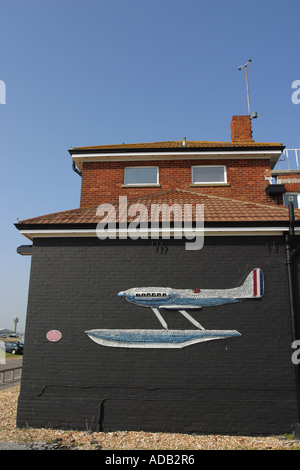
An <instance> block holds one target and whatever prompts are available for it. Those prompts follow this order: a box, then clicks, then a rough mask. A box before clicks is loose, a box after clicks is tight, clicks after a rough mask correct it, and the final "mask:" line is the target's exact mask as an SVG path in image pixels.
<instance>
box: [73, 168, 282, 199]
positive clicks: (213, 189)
mask: <svg viewBox="0 0 300 470" xmlns="http://www.w3.org/2000/svg"><path fill="white" fill-rule="evenodd" d="M149 164H150V165H153V166H158V167H159V183H160V186H161V187H154V188H147V187H141V188H137V187H135V188H122V185H123V183H124V167H126V166H127V167H128V166H149ZM192 165H226V168H227V183H228V185H227V186H220V185H218V186H198V187H197V186H192V187H191V186H190V185H191V166H192ZM270 175H271V170H270V162H269V160H268V159H266V160H250V159H249V160H201V161H199V160H189V161H186V160H173V161H171V160H170V161H160V162H158V161H152V162H110V163H108V162H103V163H102V162H94V163H86V162H85V163H84V164H83V170H82V186H81V204H80V205H81V207H92V206H98V205H99V204H102V203H104V202H113V201H117V200H118V198H119V196H127V197H128V199H131V198H134V197H137V196H142V195H143V196H144V195H149V194H156V193H159V192H161V191H166V190H169V189H175V188H177V189H185V190H187V191H195V192H199V193H204V194H212V195H215V196H222V197H228V198H232V199H240V200H245V201H252V202H258V203H264V204H266V203H267V204H274V200H273V199H272V198H270V197H269V196H267V195H266V193H265V188H266V187H267V186H268V184H269V183H268V181H267V180H266V179H265V177H266V176H267V177H269V176H270Z"/></svg>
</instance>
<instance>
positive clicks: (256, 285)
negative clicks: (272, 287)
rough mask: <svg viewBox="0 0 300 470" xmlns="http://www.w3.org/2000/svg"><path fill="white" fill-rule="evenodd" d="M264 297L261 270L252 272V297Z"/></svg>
mask: <svg viewBox="0 0 300 470" xmlns="http://www.w3.org/2000/svg"><path fill="white" fill-rule="evenodd" d="M263 295H264V276H263V272H262V270H261V269H259V268H257V269H254V271H253V296H254V297H262V296H263Z"/></svg>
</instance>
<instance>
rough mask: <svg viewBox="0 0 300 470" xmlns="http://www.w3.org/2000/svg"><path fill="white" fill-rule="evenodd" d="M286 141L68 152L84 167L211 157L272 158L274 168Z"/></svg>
mask: <svg viewBox="0 0 300 470" xmlns="http://www.w3.org/2000/svg"><path fill="white" fill-rule="evenodd" d="M284 148H285V147H284V146H283V145H274V146H270V145H269V146H263V144H262V145H261V146H256V147H249V146H238V147H236V146H232V147H212V148H211V147H207V148H205V147H201V148H193V149H192V150H191V149H190V148H189V149H180V150H179V149H174V150H172V149H170V148H167V149H149V150H146V151H145V150H141V149H138V150H130V151H128V150H124V151H123V150H120V149H118V150H105V151H99V150H97V149H93V150H88V151H87V150H84V149H83V150H81V149H80V150H76V149H71V150H69V153H70V155H71V157H72V159H73V161H74V162H75V164H76V165H77V167H78V169H79V170H80V171H82V169H83V163H84V162H89V163H91V162H130V161H153V160H209V159H241V158H242V159H247V158H248V159H269V160H270V164H271V168H272V169H273V168H274V166H275V165H276V163H277V161H278V159H279V157H280V155H281V154H282V151H283V150H284Z"/></svg>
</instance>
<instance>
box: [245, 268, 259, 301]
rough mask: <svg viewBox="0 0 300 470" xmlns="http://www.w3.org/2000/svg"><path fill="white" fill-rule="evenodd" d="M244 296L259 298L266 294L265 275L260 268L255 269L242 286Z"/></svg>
mask: <svg viewBox="0 0 300 470" xmlns="http://www.w3.org/2000/svg"><path fill="white" fill-rule="evenodd" d="M240 289H241V290H242V291H243V294H244V298H254V299H259V298H261V297H263V295H264V275H263V272H262V270H261V269H260V268H256V269H253V271H251V273H250V274H249V276H248V277H247V279H246V281H245V282H244V284H243V285H242V286H241V287H240Z"/></svg>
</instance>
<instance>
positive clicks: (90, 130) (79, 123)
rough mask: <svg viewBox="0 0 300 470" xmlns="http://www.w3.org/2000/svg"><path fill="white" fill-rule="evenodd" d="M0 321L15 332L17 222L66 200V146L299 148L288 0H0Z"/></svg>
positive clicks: (71, 181)
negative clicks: (171, 143) (242, 143)
mask: <svg viewBox="0 0 300 470" xmlns="http://www.w3.org/2000/svg"><path fill="white" fill-rule="evenodd" d="M0 15H1V28H0V43H1V53H0V80H2V81H4V82H5V84H6V104H0V123H1V128H0V136H1V138H0V156H1V201H2V209H1V234H0V236H1V242H2V243H1V246H2V250H1V263H0V269H1V274H0V275H1V284H0V285H1V295H0V328H2V327H3V328H13V317H14V316H15V315H16V316H18V317H19V319H20V324H19V329H20V330H24V326H25V318H26V308H27V294H28V283H29V275H30V258H29V257H21V256H20V255H18V254H16V248H17V246H19V245H22V244H24V243H25V244H26V243H27V239H26V238H24V237H23V236H22V235H20V234H19V232H18V231H17V230H16V229H15V227H14V225H13V224H14V223H15V222H16V220H17V218H18V219H20V220H22V219H25V218H29V217H34V216H38V215H42V214H46V213H49V212H56V211H61V210H67V209H73V208H76V207H78V206H79V196H80V178H79V176H78V175H76V174H75V173H74V172H73V171H72V169H71V157H70V156H69V153H68V149H69V148H70V147H76V146H85V145H87V146H88V145H101V144H103V145H104V144H117V143H122V142H127V143H129V142H153V141H160V140H176V139H181V138H182V137H183V136H186V137H187V139H188V140H224V141H228V140H230V121H231V116H232V115H236V114H247V111H248V110H247V98H246V85H245V73H244V71H242V72H239V71H238V66H239V65H242V64H244V63H246V62H247V60H248V58H249V57H252V59H253V62H252V63H251V64H250V65H249V67H248V72H249V82H250V99H251V110H252V111H257V112H258V113H263V114H262V116H261V117H260V118H258V119H257V120H256V121H254V122H253V131H254V139H255V140H256V141H266V142H270V141H271V142H283V143H284V144H285V145H286V146H287V147H288V148H299V147H300V138H299V130H300V126H299V125H300V105H294V104H293V103H292V101H291V95H292V89H291V84H292V82H293V81H294V80H300V53H299V18H300V2H299V0H285V1H282V0H259V1H258V0H252V1H251V2H250V1H249V0H247V1H246V0H226V1H224V0H59V1H58V0H27V1H25V0H0Z"/></svg>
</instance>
